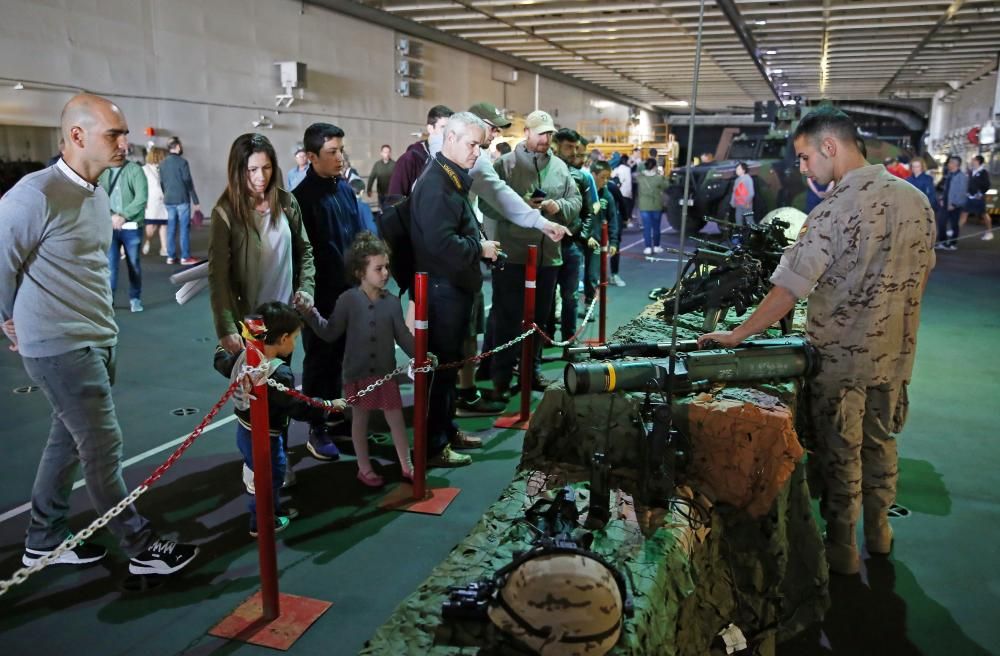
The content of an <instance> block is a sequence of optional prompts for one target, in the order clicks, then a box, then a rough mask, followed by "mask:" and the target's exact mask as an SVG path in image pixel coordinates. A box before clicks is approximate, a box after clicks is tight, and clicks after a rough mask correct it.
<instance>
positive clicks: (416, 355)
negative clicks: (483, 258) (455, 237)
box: [413, 273, 428, 501]
mask: <svg viewBox="0 0 1000 656" xmlns="http://www.w3.org/2000/svg"><path fill="white" fill-rule="evenodd" d="M413 302H414V305H415V306H416V309H415V311H414V315H413V316H414V321H413V328H414V330H413V344H414V347H413V367H414V369H419V368H421V367H424V366H426V365H427V274H426V273H418V274H416V275H415V276H414V278H413ZM427 394H428V390H427V374H426V373H425V372H421V371H415V372H414V374H413V499H414V500H416V501H420V500H422V499H423V498H424V497H425V496H426V491H427V487H426V476H427Z"/></svg>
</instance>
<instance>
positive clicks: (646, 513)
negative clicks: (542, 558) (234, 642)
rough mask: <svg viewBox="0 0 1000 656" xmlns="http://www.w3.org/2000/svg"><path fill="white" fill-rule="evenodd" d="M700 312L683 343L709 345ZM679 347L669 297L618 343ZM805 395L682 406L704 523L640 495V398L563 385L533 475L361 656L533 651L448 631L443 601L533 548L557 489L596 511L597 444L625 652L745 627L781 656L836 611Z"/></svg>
mask: <svg viewBox="0 0 1000 656" xmlns="http://www.w3.org/2000/svg"><path fill="white" fill-rule="evenodd" d="M730 318H731V317H730ZM796 318H797V319H800V317H796ZM684 319H687V321H685V322H684V323H685V324H690V326H689V327H688V328H686V329H685V330H687V332H686V333H685V332H683V331H679V339H690V338H693V337H695V336H697V335H698V334H699V333H700V330H698V328H699V326H700V321H701V320H700V317H694V318H692V317H684ZM721 327H723V326H720V328H721ZM668 339H669V328H668V327H667V326H666V325H665V324H664V322H663V321H662V320H661V319H659V318H657V317H656V316H655V304H654V306H650V307H649V308H647V309H646V311H644V312H643V313H642V314H641V315H640V316H639V317H637V318H636V319H634V320H633V321H632V322H630V323H629V324H627V325H626V326H624V327H623V328H622V329H620V330H619V331H618V332H617V333H616V334H615V335H614V337H613V341H653V342H657V341H660V342H661V341H665V340H668ZM797 398H798V394H797V386H796V385H795V384H794V383H783V384H772V385H758V386H755V387H754V388H743V387H740V388H736V387H729V388H721V387H720V388H716V389H714V390H713V391H712V393H704V394H700V395H692V396H688V397H685V398H682V399H678V400H675V402H674V403H673V408H674V415H675V421H676V424H677V426H678V428H679V429H680V430H681V431H682V432H684V433H685V434H688V435H689V436H690V438H691V440H692V443H693V444H692V447H691V453H690V458H691V467H690V468H689V470H688V471H689V472H690V475H689V476H688V477H687V478H686V479H685V481H683V482H685V483H689V484H690V485H691V486H692V487H693V488H695V490H696V492H693V491H692V490H691V489H690V488H688V487H686V486H684V485H682V486H680V487H678V489H677V495H678V496H680V497H685V498H692V497H694V499H695V501H696V502H697V504H698V506H700V507H703V508H705V509H707V511H708V517H707V518H706V519H707V522H708V525H707V527H702V526H701V524H700V523H699V522H698V521H694V522H691V521H689V520H690V519H691V518H692V517H693V518H695V520H697V518H698V517H699V516H700V515H702V514H703V513H700V512H697V511H696V509H694V510H692V509H691V508H690V507H689V506H687V505H685V504H678V505H677V506H675V507H674V508H673V509H672V510H671V511H667V510H665V509H663V508H658V507H652V508H651V507H645V506H644V505H643V504H642V503H641V502H640V501H639V500H638V499H637V497H636V498H634V495H635V493H636V491H637V489H638V476H639V475H638V468H639V465H640V463H641V452H640V442H639V434H640V433H639V428H640V425H639V423H638V422H639V414H638V410H639V405H640V402H641V398H640V397H639V396H638V395H629V394H625V393H621V392H619V393H616V394H603V395H586V396H577V397H571V396H569V395H567V394H566V393H565V392H564V391H563V390H561V389H557V388H550V389H549V391H547V392H546V394H545V396H544V398H543V399H542V402H541V403H540V404H539V406H538V408H537V409H536V410H535V413H534V415H533V417H532V423H531V430H529V431H528V433H527V435H526V436H525V441H524V448H523V453H522V459H521V464H520V466H519V469H520V471H519V473H518V474H517V476H516V477H515V478H514V480H513V481H512V483H511V484H510V485H509V486H508V487H507V488H506V489H505V490H504V492H503V493H502V495H501V497H500V499H499V500H498V501H497V502H496V503H495V504H493V505H492V506H491V507H490V509H489V510H488V511H487V513H486V514H485V515H484V516H483V518H482V520H481V521H480V522H479V524H477V526H476V527H475V528H474V529H473V531H472V532H471V533H470V534H469V536H468V537H467V538H465V539H464V540H463V541H462V542H461V543H460V544H459V545H457V546H456V547H455V549H454V550H453V551H452V553H451V554H450V555H449V557H448V558H447V559H446V560H445V562H443V563H442V564H441V565H439V566H438V567H437V568H435V570H434V571H433V572H432V573H431V575H430V576H429V577H428V579H427V580H426V581H425V582H424V583H423V584H422V585H421V586H420V587H419V588H418V589H417V591H416V592H414V593H413V594H412V595H410V596H409V597H408V598H407V599H405V600H404V601H403V602H402V603H401V604H400V605H399V607H397V609H396V611H395V612H394V613H393V615H392V616H391V617H390V618H389V620H388V621H387V622H386V623H385V624H384V625H383V626H382V627H381V628H380V629H379V630H378V631H377V632H376V634H375V635H374V636H373V638H372V639H371V640H370V641H369V643H368V644H367V646H366V648H365V649H364V650H363V651H362V652H361V653H362V654H404V653H405V654H415V653H419V654H430V655H432V656H438V655H440V656H443V655H445V654H479V655H481V656H493V655H506V654H523V653H527V652H525V651H524V650H522V649H520V648H519V647H517V646H516V645H514V644H513V643H512V642H511V640H510V639H509V638H507V637H505V636H504V635H503V634H501V633H500V632H499V631H498V630H496V629H495V628H494V627H493V625H492V624H490V623H489V622H474V621H461V622H459V621H448V622H443V621H442V618H441V604H442V602H443V601H444V599H445V598H446V596H447V588H448V586H450V585H464V584H467V583H470V582H472V581H475V580H478V579H482V578H486V577H489V576H490V575H492V574H493V572H495V571H496V570H497V569H499V568H501V567H503V566H504V565H506V564H507V563H509V562H511V560H512V559H513V557H514V554H515V552H520V551H524V550H527V549H528V548H529V547H530V545H531V541H532V539H533V538H534V533H533V531H532V530H531V529H530V528H529V527H528V526H527V525H526V524H525V523H524V522H523V521H522V520H523V518H524V516H525V512H526V511H527V509H528V508H530V507H531V506H532V505H533V504H534V503H535V501H537V500H538V499H539V498H541V495H546V494H547V495H549V496H551V495H552V494H554V493H555V492H556V491H558V490H559V489H560V488H561V487H562V486H563V485H566V484H569V485H572V486H573V487H574V489H576V490H577V492H578V498H577V504H578V507H579V508H581V509H582V510H586V506H587V503H588V498H589V497H588V494H589V491H588V487H589V477H590V469H589V462H590V459H591V456H592V454H593V452H594V451H595V448H596V449H597V450H601V451H603V452H604V453H605V454H606V455H607V458H608V460H609V461H610V462H611V463H612V473H611V488H612V493H613V497H612V505H611V511H612V517H611V521H610V522H609V523H608V525H607V526H606V527H605V528H604V529H602V530H600V531H596V532H595V540H594V546H593V548H594V550H595V551H597V552H598V553H600V554H602V555H603V556H605V557H607V558H608V559H609V560H610V561H611V562H614V563H616V564H617V565H618V566H619V567H620V568H622V570H623V571H624V572H626V573H627V575H628V576H627V578H628V579H629V580H630V587H631V588H632V592H633V596H634V602H635V615H634V617H633V618H631V619H629V620H627V621H626V623H625V631H624V632H623V633H622V636H621V639H620V640H619V642H618V644H617V645H616V647H615V648H614V650H613V651H612V652H611V653H612V654H631V655H636V656H638V655H643V656H645V655H648V654H657V655H660V654H663V655H672V654H678V655H685V656H687V655H691V656H695V655H696V656H704V655H705V654H707V653H709V651H710V650H709V645H710V644H711V643H712V640H713V638H714V636H715V635H716V634H717V633H718V632H719V631H720V630H721V629H722V628H724V627H725V626H727V625H728V624H729V623H730V622H732V623H734V624H735V625H737V626H738V627H740V629H741V630H742V631H743V632H744V634H745V635H746V636H747V637H748V638H750V639H751V644H752V645H754V647H755V649H754V653H758V654H773V651H774V646H775V643H776V642H780V641H782V640H785V639H787V638H789V637H791V636H792V635H794V634H796V633H798V632H799V631H801V630H802V629H803V628H805V627H806V626H808V625H809V624H812V623H814V622H816V621H818V620H820V619H821V618H822V616H823V613H824V612H825V610H826V608H827V606H828V605H829V597H828V594H827V568H826V563H825V559H824V555H823V545H822V539H821V537H820V534H819V531H818V529H817V526H816V524H815V522H814V520H813V518H812V512H811V509H810V500H809V491H808V487H807V485H806V482H805V474H804V466H803V465H802V464H801V463H800V459H801V455H802V449H801V447H800V446H799V443H798V440H797V439H796V434H795V431H794V430H793V428H792V425H793V415H794V414H795V413H794V412H793V410H792V409H794V408H795V407H796V400H797ZM734 435H735V436H738V437H737V438H736V439H735V441H734V439H733V436H734ZM568 436H571V438H569V439H568ZM703 492H704V493H705V494H704V495H703V494H702V493H703ZM708 497H711V499H712V500H713V501H714V504H713V502H712V501H709V498H708Z"/></svg>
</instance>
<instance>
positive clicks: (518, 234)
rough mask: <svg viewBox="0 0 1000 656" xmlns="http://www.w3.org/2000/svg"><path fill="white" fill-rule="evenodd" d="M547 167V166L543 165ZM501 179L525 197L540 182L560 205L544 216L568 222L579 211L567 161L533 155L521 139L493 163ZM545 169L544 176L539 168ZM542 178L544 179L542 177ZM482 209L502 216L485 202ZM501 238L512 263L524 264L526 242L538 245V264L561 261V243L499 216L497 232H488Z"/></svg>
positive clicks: (580, 201) (553, 263) (502, 245)
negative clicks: (557, 209) (520, 141)
mask: <svg viewBox="0 0 1000 656" xmlns="http://www.w3.org/2000/svg"><path fill="white" fill-rule="evenodd" d="M546 167H547V168H546ZM494 168H496V171H497V174H498V175H499V176H500V179H501V180H503V181H504V182H506V183H507V184H508V185H510V187H511V189H513V190H514V191H516V192H517V193H519V194H520V195H521V196H522V197H525V198H528V197H530V196H531V193H532V192H533V191H534V190H535V189H537V188H538V187H539V186H540V187H541V188H542V190H543V191H545V197H546V198H547V199H548V198H551V199H552V200H554V201H555V202H556V204H558V205H559V211H558V212H556V213H555V214H553V215H552V216H546V217H545V218H547V219H549V220H550V221H554V222H555V223H558V224H560V225H564V226H568V225H570V224H571V223H573V222H574V221H575V220H576V218H577V217H578V216H579V215H580V207H581V205H582V204H583V199H582V198H581V196H580V190H579V189H578V188H577V186H576V182H575V181H574V180H573V177H572V176H571V175H570V173H569V169H568V168H567V167H566V164H565V163H564V162H563V161H562V160H561V159H559V158H558V157H555V156H554V155H553V154H552V151H551V150H550V151H549V152H548V153H545V154H542V155H536V154H533V153H529V152H528V151H527V150H525V147H524V142H522V143H519V144H518V145H517V146H516V147H515V148H514V150H513V152H510V153H507V154H506V155H504V156H503V157H501V158H500V159H498V160H497V161H496V163H495V164H494ZM539 169H542V170H544V176H543V175H542V174H541V173H540V172H539ZM542 178H544V179H542ZM480 207H481V209H483V211H484V213H486V214H487V215H490V216H492V217H493V218H497V219H501V217H498V216H497V215H496V214H495V211H494V210H493V209H492V207H490V206H489V205H488V204H487V205H486V206H485V207H483V206H480ZM491 237H493V238H494V239H496V240H497V241H499V242H500V249H501V250H502V251H503V252H505V253H506V254H507V257H508V258H509V261H510V262H511V263H512V264H525V263H526V262H527V260H528V246H529V245H531V244H535V245H536V246H538V253H539V258H538V266H560V265H561V264H562V247H561V246H560V245H559V244H558V243H556V242H554V241H552V240H551V239H549V238H548V237H546V236H545V235H544V234H543V233H542V232H541V231H539V230H535V229H534V228H522V227H521V226H518V225H515V224H513V223H511V222H510V221H506V220H498V222H497V234H496V235H491Z"/></svg>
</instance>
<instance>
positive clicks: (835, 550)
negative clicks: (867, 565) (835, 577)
mask: <svg viewBox="0 0 1000 656" xmlns="http://www.w3.org/2000/svg"><path fill="white" fill-rule="evenodd" d="M825 544H826V562H827V564H828V565H830V571H831V572H835V573H837V574H845V575H851V574H857V573H858V572H859V571H860V570H861V557H860V556H858V547H857V543H856V539H855V536H854V524H847V523H844V522H827V523H826V542H825Z"/></svg>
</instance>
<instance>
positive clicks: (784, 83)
mask: <svg viewBox="0 0 1000 656" xmlns="http://www.w3.org/2000/svg"><path fill="white" fill-rule="evenodd" d="M781 86H783V87H787V86H788V82H782V83H781ZM786 93H787V92H786Z"/></svg>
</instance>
